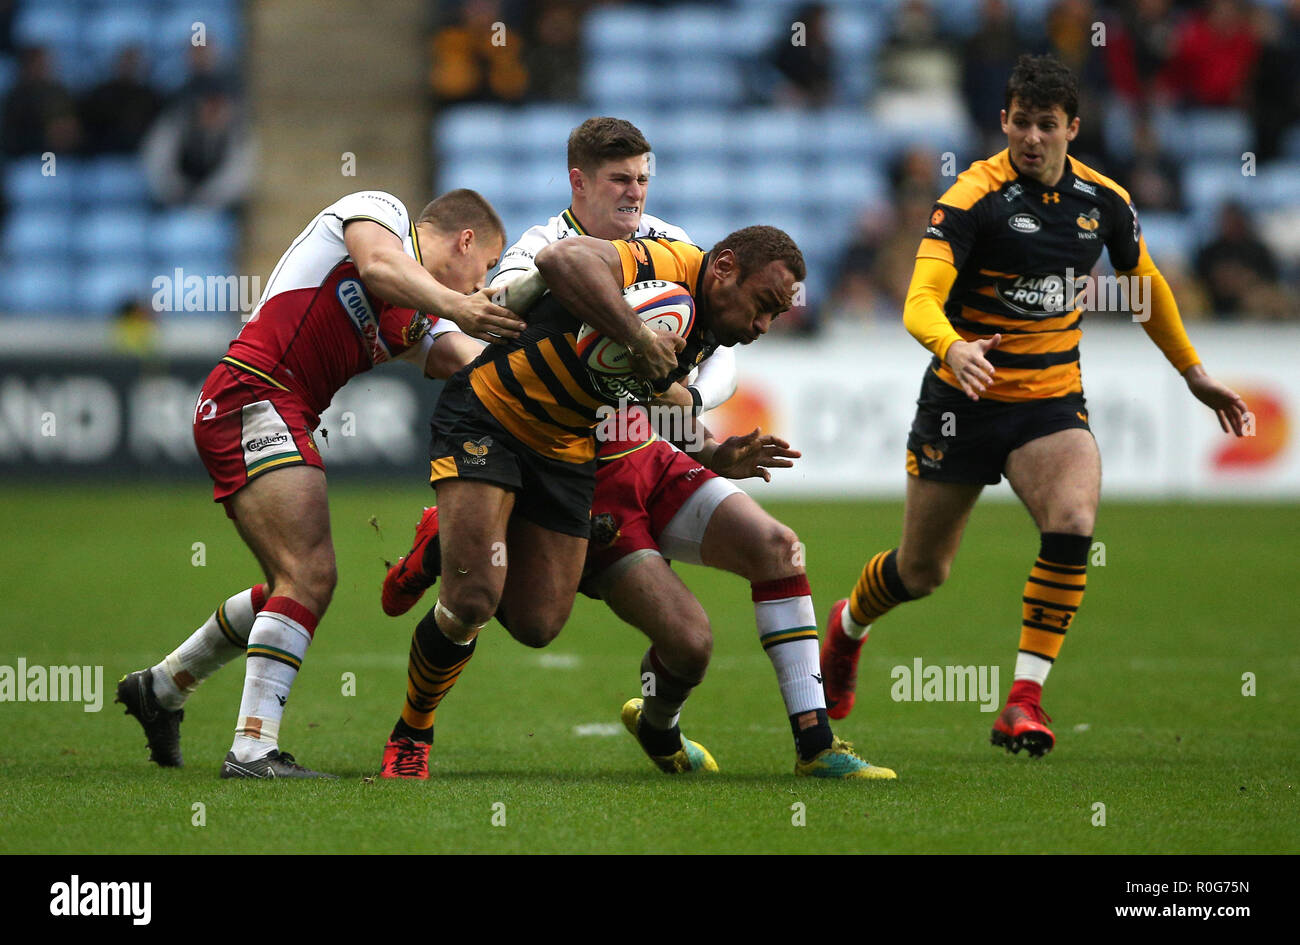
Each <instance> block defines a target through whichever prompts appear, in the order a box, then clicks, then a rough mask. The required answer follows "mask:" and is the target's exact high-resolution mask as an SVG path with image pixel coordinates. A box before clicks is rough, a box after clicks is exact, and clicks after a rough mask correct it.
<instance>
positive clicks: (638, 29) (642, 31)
mask: <svg viewBox="0 0 1300 945" xmlns="http://www.w3.org/2000/svg"><path fill="white" fill-rule="evenodd" d="M657 12H658V11H650V10H647V9H644V8H641V7H635V6H614V7H596V8H595V9H593V10H591V11H590V12H589V13H588V14H587V16H586V19H585V20H584V21H583V44H584V47H585V49H586V50H587V55H589V56H596V55H600V54H602V53H608V54H610V55H617V56H624V57H628V58H631V57H632V56H643V55H645V49H644V47H645V44H646V42H647V40H653V37H654V36H656V35H657V33H656V30H655V28H654V25H653V24H654V17H655V16H656V15H657Z"/></svg>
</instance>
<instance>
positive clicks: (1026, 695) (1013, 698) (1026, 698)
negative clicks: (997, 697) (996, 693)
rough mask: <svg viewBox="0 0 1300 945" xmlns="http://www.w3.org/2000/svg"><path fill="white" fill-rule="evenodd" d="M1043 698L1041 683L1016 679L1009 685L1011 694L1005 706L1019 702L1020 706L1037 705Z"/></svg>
mask: <svg viewBox="0 0 1300 945" xmlns="http://www.w3.org/2000/svg"><path fill="white" fill-rule="evenodd" d="M1042 697H1043V686H1042V683H1036V682H1034V681H1033V680H1032V679H1017V680H1016V681H1015V682H1013V683H1012V684H1011V694H1010V695H1008V696H1007V705H1012V704H1013V703H1016V702H1019V703H1021V704H1022V705H1038V701H1039V700H1040V699H1042Z"/></svg>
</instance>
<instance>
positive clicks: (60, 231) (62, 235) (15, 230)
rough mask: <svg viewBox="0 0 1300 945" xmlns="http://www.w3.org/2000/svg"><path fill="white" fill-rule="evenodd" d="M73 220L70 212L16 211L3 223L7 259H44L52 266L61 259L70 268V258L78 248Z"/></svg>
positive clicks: (18, 209)
mask: <svg viewBox="0 0 1300 945" xmlns="http://www.w3.org/2000/svg"><path fill="white" fill-rule="evenodd" d="M73 219H74V218H73V215H72V212H71V210H70V209H67V210H45V209H41V208H39V207H21V208H17V209H14V210H13V211H11V212H10V214H9V218H8V220H6V221H5V224H4V254H5V257H6V258H8V259H9V260H11V261H12V262H15V263H25V262H28V261H31V260H33V259H43V260H45V261H47V262H51V263H57V262H58V261H60V260H61V261H62V263H63V265H65V266H66V265H68V257H69V255H70V253H71V251H72V249H73V247H74V245H75V244H74V243H73V240H72V225H73Z"/></svg>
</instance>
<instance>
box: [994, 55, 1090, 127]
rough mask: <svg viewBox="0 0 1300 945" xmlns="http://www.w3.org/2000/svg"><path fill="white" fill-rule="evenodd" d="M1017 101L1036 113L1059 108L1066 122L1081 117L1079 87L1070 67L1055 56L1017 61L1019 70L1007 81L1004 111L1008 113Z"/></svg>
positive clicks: (1033, 57)
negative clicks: (1040, 110)
mask: <svg viewBox="0 0 1300 945" xmlns="http://www.w3.org/2000/svg"><path fill="white" fill-rule="evenodd" d="M1014 99H1019V100H1020V104H1022V105H1025V106H1026V107H1028V108H1033V109H1048V110H1050V109H1051V108H1053V107H1054V106H1056V105H1060V106H1061V109H1062V110H1063V111H1064V112H1065V120H1066V121H1074V117H1075V116H1076V115H1077V114H1079V83H1078V80H1076V79H1075V77H1074V73H1073V72H1071V71H1070V69H1069V67H1068V66H1066V65H1065V63H1063V62H1061V60H1059V59H1057V58H1056V57H1055V56H1030V55H1028V54H1026V55H1023V56H1021V57H1020V58H1019V59H1017V60H1016V67H1015V69H1013V70H1012V71H1011V78H1010V79H1008V80H1007V94H1006V104H1005V105H1004V107H1005V108H1006V110H1007V111H1008V112H1009V111H1011V102H1012V100H1014Z"/></svg>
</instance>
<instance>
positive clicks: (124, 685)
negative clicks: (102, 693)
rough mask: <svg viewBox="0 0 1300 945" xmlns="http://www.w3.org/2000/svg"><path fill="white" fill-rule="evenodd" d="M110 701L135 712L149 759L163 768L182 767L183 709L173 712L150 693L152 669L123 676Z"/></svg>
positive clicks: (129, 711)
mask: <svg viewBox="0 0 1300 945" xmlns="http://www.w3.org/2000/svg"><path fill="white" fill-rule="evenodd" d="M113 701H114V702H120V703H121V704H122V705H124V706H126V714H127V715H134V716H135V718H136V721H137V722H139V723H140V727H141V728H143V729H144V737H145V741H146V742H147V743H148V745H149V760H150V761H154V762H157V763H158V764H159V765H161V766H162V767H164V768H179V767H181V765H182V763H183V762H182V761H181V721H182V720H183V719H184V718H185V710H184V709H177V710H176V711H174V712H173V711H170V710H168V709H164V708H163V707H162V705H161V704H160V703H159V702H158V699H157V697H156V696H154V694H153V670H151V669H141V670H138V671H136V672H134V673H127V674H126V675H125V676H123V677H122V678H121V679H120V680H118V683H117V697H116V698H115V699H114V700H113Z"/></svg>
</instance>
